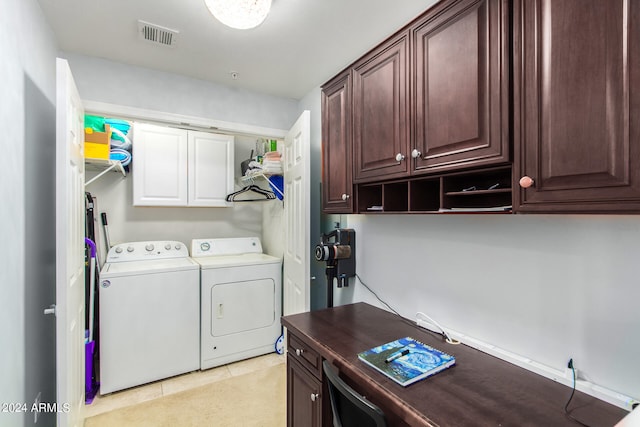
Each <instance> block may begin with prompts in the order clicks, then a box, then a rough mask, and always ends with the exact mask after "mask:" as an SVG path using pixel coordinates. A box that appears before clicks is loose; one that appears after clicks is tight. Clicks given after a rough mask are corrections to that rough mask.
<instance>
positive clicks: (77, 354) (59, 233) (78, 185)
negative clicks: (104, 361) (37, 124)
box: [56, 59, 85, 427]
mask: <svg viewBox="0 0 640 427" xmlns="http://www.w3.org/2000/svg"><path fill="white" fill-rule="evenodd" d="M56 70H57V71H56V72H57V94H56V382H57V385H56V387H57V405H58V426H65V427H66V426H68V427H75V426H78V427H80V426H82V425H83V418H84V415H83V412H84V411H83V409H84V329H85V328H84V293H85V292H84V110H83V107H82V102H81V100H80V96H79V95H78V90H77V89H76V85H75V83H74V81H73V76H72V75H71V70H70V69H69V64H68V63H67V61H66V60H64V59H58V60H57V64H56Z"/></svg>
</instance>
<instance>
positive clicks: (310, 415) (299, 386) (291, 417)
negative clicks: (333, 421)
mask: <svg viewBox="0 0 640 427" xmlns="http://www.w3.org/2000/svg"><path fill="white" fill-rule="evenodd" d="M299 426H309V427H320V426H322V383H321V382H320V381H319V380H318V379H317V378H316V377H314V376H313V375H311V374H310V373H309V372H308V371H307V370H306V369H305V368H303V367H302V365H300V364H299V363H298V362H296V361H295V360H294V359H293V358H292V357H291V356H289V355H287V427H299Z"/></svg>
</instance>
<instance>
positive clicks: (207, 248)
mask: <svg viewBox="0 0 640 427" xmlns="http://www.w3.org/2000/svg"><path fill="white" fill-rule="evenodd" d="M200 249H202V250H203V251H204V252H206V251H208V250H209V249H211V245H210V244H209V243H207V242H204V243H200Z"/></svg>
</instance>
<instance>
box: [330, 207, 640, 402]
mask: <svg viewBox="0 0 640 427" xmlns="http://www.w3.org/2000/svg"><path fill="white" fill-rule="evenodd" d="M346 219H347V221H348V225H349V226H350V227H352V228H354V229H355V230H356V234H357V253H356V257H357V271H358V274H359V276H360V277H361V278H362V280H363V281H364V282H365V283H366V284H367V285H368V286H369V287H371V288H372V289H373V290H374V291H375V292H376V293H377V294H378V295H379V296H380V298H382V299H383V300H384V301H385V302H387V303H388V304H390V305H391V306H392V307H394V308H395V309H396V310H398V311H399V312H400V313H401V314H402V315H403V316H404V317H407V318H409V319H415V315H416V312H418V311H422V312H424V313H426V314H427V315H429V316H431V317H432V318H434V319H435V320H436V321H437V322H439V323H440V324H442V325H443V326H445V327H448V328H451V329H453V330H454V331H458V332H461V333H463V334H465V335H468V336H471V337H474V338H476V339H480V340H482V341H484V342H486V343H490V344H492V345H495V346H497V347H500V348H503V349H505V350H508V351H510V352H512V353H515V354H518V355H521V356H524V357H527V358H531V359H533V360H534V361H536V362H539V363H542V364H544V365H546V366H548V367H551V368H554V369H557V370H560V371H562V370H564V367H565V366H566V364H567V361H568V360H569V358H573V360H574V362H575V366H576V368H577V369H578V371H579V373H580V375H581V376H582V378H584V379H586V380H588V381H590V382H592V383H594V384H596V385H598V386H601V387H605V388H607V389H609V390H612V391H615V392H617V393H623V394H625V395H627V396H630V397H633V398H635V399H638V398H639V397H640V370H638V369H637V363H638V360H640V341H638V339H637V337H638V331H639V330H640V310H638V301H640V284H639V282H638V273H639V271H638V264H637V258H638V250H637V247H638V241H640V217H638V216H614V215H609V216H589V215H584V216H581V215H557V216H549V215H464V216H461V215H456V216H453V215H440V216H438V215H406V216H400V215H390V216H380V215H379V216H375V215H350V216H348V217H347V218H346ZM354 283H355V285H353V286H351V287H349V288H343V289H342V290H337V291H336V295H337V296H336V300H337V303H336V305H338V304H339V303H347V302H353V301H366V302H369V303H371V304H374V305H378V306H381V305H380V303H378V302H377V301H376V299H375V298H374V297H373V296H372V295H371V294H370V293H369V292H368V291H367V290H366V289H364V287H363V286H362V285H361V284H360V283H359V282H357V281H354Z"/></svg>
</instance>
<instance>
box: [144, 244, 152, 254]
mask: <svg viewBox="0 0 640 427" xmlns="http://www.w3.org/2000/svg"><path fill="white" fill-rule="evenodd" d="M144 248H145V249H146V250H147V251H148V252H151V251H152V250H153V245H152V244H148V245H147V246H145V247H144Z"/></svg>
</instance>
